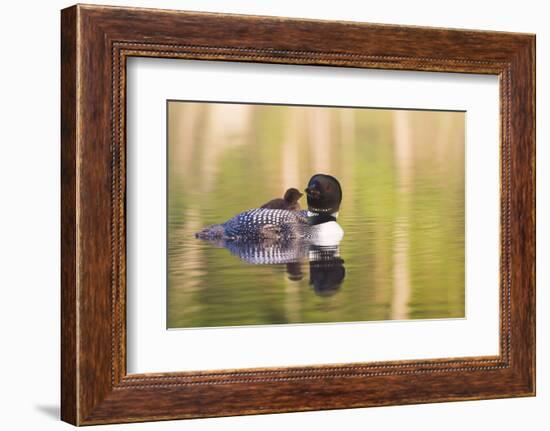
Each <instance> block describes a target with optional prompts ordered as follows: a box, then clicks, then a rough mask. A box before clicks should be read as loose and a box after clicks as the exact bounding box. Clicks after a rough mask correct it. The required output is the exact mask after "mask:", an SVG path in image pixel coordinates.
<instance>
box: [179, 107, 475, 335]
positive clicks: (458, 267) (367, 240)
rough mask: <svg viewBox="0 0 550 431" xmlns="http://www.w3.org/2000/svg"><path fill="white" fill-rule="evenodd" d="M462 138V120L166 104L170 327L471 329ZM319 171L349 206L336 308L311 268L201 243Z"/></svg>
mask: <svg viewBox="0 0 550 431" xmlns="http://www.w3.org/2000/svg"><path fill="white" fill-rule="evenodd" d="M464 125H465V115H464V113H458V112H428V111H404V110H380V109H344V108H312V107H297V106H269V105H239V104H214V103H189V102H170V103H169V118H168V128H169V129H168V130H169V143H168V152H169V157H168V169H169V175H168V187H169V189H168V190H169V193H168V327H169V328H184V327H206V326H234V325H264V324H283V323H317V322H349V321H369V320H393V319H425V318H453V317H464V253H465V249H464V208H465V207H464ZM318 172H322V173H329V174H332V175H334V176H336V177H337V178H338V179H339V180H340V183H341V185H342V188H343V196H344V199H343V202H342V206H341V208H340V216H339V218H338V222H339V224H340V225H341V226H342V228H343V229H344V231H345V236H344V239H343V241H342V242H341V244H340V255H341V257H342V259H343V260H344V262H345V264H344V265H345V272H346V277H345V280H344V281H343V283H342V285H341V287H340V289H338V290H337V291H336V292H335V293H334V294H333V295H330V296H320V295H318V294H316V293H315V292H314V289H313V287H312V285H311V284H310V282H309V279H310V277H309V269H308V264H307V262H303V263H302V264H296V265H294V267H293V271H291V272H292V274H289V273H288V268H287V266H286V265H251V264H248V263H246V262H244V261H243V260H240V259H239V258H238V257H236V256H234V255H232V254H231V253H229V251H228V250H226V249H223V248H216V247H213V246H212V245H210V244H208V243H205V242H202V241H199V240H197V239H195V237H194V233H195V232H196V231H198V230H200V229H201V228H202V227H204V226H205V225H208V224H212V223H220V222H223V221H225V220H227V219H228V218H230V217H232V216H233V215H235V214H237V213H238V212H241V211H243V210H245V209H248V208H255V207H258V206H260V205H261V204H263V203H264V202H266V201H268V200H270V199H272V198H275V197H281V196H282V194H283V193H284V191H285V190H286V189H287V188H288V187H296V188H299V189H301V190H303V188H304V187H305V185H306V184H307V181H308V179H309V178H310V176H311V175H312V174H314V173H318ZM300 203H301V204H302V206H303V207H305V206H306V202H305V197H304V198H302V201H301V202H300ZM300 274H301V275H300Z"/></svg>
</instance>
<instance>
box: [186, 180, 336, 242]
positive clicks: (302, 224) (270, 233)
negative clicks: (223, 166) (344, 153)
mask: <svg viewBox="0 0 550 431" xmlns="http://www.w3.org/2000/svg"><path fill="white" fill-rule="evenodd" d="M305 192H306V194H307V204H308V210H307V211H290V210H282V209H267V208H255V209H251V210H248V211H244V212H242V213H239V214H237V215H236V216H235V217H233V218H231V219H229V220H227V221H226V222H225V223H222V224H215V225H211V226H208V227H206V228H205V229H203V230H202V231H201V232H198V233H196V234H195V236H196V237H197V238H200V239H205V240H233V241H258V240H266V239H271V240H281V239H283V240H287V239H303V240H307V241H309V242H311V243H314V244H318V245H331V244H337V243H339V242H340V240H341V239H342V237H343V235H344V231H343V230H342V228H341V227H340V225H338V223H336V218H337V216H338V210H339V209H340V203H341V202H342V188H341V187H340V183H339V182H338V180H337V179H336V178H334V177H333V176H330V175H325V174H316V175H314V176H312V177H311V179H310V180H309V183H308V186H307V188H306V189H305Z"/></svg>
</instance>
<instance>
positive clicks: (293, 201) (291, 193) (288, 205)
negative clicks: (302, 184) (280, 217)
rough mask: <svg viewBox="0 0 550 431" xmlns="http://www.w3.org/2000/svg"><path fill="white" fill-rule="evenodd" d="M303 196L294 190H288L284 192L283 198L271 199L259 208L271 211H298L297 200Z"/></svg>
mask: <svg viewBox="0 0 550 431" xmlns="http://www.w3.org/2000/svg"><path fill="white" fill-rule="evenodd" d="M302 196H303V194H302V193H300V192H299V191H298V190H296V189H295V188H290V189H288V190H287V191H286V192H285V195H284V197H283V198H282V199H281V198H278V199H272V200H270V201H269V202H268V203H266V204H263V205H262V206H261V207H260V208H267V209H271V210H291V211H300V204H299V203H298V200H300V198H301V197H302Z"/></svg>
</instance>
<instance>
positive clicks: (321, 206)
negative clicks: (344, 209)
mask: <svg viewBox="0 0 550 431" xmlns="http://www.w3.org/2000/svg"><path fill="white" fill-rule="evenodd" d="M305 192H306V194H307V207H308V211H310V212H312V213H317V214H335V213H337V212H338V210H339V209H340V203H341V202H342V188H341V187H340V183H339V182H338V180H337V179H336V178H334V177H333V176H331V175H325V174H315V175H313V176H312V177H311V179H310V180H309V183H308V185H307V188H306V189H305Z"/></svg>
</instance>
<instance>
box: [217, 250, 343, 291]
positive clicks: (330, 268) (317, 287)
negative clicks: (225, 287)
mask: <svg viewBox="0 0 550 431" xmlns="http://www.w3.org/2000/svg"><path fill="white" fill-rule="evenodd" d="M210 243H211V244H212V245H215V246H217V247H224V248H226V249H227V250H229V252H231V254H233V255H235V256H237V257H239V258H240V259H242V260H244V261H245V262H248V263H250V264H253V265H281V264H283V265H286V274H287V277H288V279H289V280H291V281H300V280H302V279H303V278H304V266H305V265H309V283H310V285H311V286H312V287H313V291H314V292H315V293H316V294H317V295H319V296H331V295H334V294H335V293H336V292H338V291H339V289H340V288H341V287H342V282H343V281H344V278H345V276H346V270H345V268H344V260H343V259H342V258H341V257H340V247H339V246H338V245H331V246H319V245H314V244H311V243H308V242H305V241H299V240H258V241H230V240H218V241H210ZM306 271H307V269H306Z"/></svg>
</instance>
